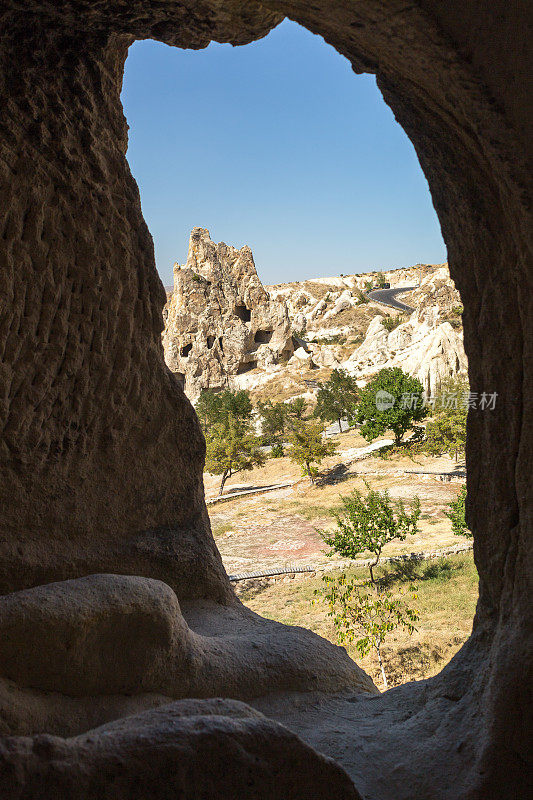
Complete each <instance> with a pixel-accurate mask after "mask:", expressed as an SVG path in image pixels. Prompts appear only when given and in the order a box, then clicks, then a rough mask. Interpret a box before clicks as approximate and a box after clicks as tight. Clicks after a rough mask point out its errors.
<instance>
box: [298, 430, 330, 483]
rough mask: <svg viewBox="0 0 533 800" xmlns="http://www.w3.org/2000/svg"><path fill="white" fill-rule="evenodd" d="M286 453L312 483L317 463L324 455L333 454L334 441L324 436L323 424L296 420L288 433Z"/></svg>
mask: <svg viewBox="0 0 533 800" xmlns="http://www.w3.org/2000/svg"><path fill="white" fill-rule="evenodd" d="M289 443H290V447H289V449H288V450H287V455H288V456H289V458H290V459H291V461H295V462H296V463H297V464H298V465H299V466H300V467H301V470H302V474H303V475H307V476H308V477H309V478H310V480H311V483H314V480H315V475H316V473H317V467H318V465H319V464H320V463H321V462H322V461H323V459H324V458H326V456H330V455H333V453H334V452H335V449H336V447H335V443H334V442H328V441H327V439H325V438H324V428H323V425H322V424H321V423H320V422H318V421H316V422H314V421H311V420H309V421H307V420H296V421H295V422H294V423H293V428H292V430H291V432H290V434H289Z"/></svg>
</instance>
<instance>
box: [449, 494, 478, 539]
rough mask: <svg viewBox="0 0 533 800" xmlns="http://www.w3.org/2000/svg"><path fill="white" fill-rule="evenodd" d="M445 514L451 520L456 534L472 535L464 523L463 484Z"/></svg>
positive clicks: (464, 501) (464, 502)
mask: <svg viewBox="0 0 533 800" xmlns="http://www.w3.org/2000/svg"><path fill="white" fill-rule="evenodd" d="M446 516H447V517H448V519H449V520H451V523H452V530H453V532H454V533H455V535H456V536H469V537H471V536H472V534H471V532H470V530H469V529H468V527H467V525H466V486H463V488H462V489H461V491H460V492H459V494H458V495H457V497H456V498H455V500H452V502H451V503H450V504H449V506H448V511H447V512H446Z"/></svg>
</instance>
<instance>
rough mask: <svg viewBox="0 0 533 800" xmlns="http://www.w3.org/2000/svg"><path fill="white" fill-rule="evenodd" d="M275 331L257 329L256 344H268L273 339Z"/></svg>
mask: <svg viewBox="0 0 533 800" xmlns="http://www.w3.org/2000/svg"><path fill="white" fill-rule="evenodd" d="M273 333H274V331H256V334H255V336H254V342H255V343H256V344H268V343H269V341H270V340H271V339H272V335H273Z"/></svg>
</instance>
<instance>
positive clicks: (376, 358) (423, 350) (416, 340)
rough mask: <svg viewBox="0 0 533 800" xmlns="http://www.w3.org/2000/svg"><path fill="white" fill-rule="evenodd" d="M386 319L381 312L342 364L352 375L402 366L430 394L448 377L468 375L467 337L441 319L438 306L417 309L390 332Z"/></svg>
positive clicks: (366, 374) (367, 376)
mask: <svg viewBox="0 0 533 800" xmlns="http://www.w3.org/2000/svg"><path fill="white" fill-rule="evenodd" d="M383 320H384V317H383V316H381V314H378V315H376V316H375V317H374V319H373V320H372V322H371V323H370V325H369V326H368V330H367V332H366V336H365V339H364V341H363V343H362V344H361V345H360V346H359V347H358V348H357V349H356V350H355V351H354V352H353V353H352V355H351V356H350V358H349V359H348V360H347V361H345V362H344V363H343V364H341V366H342V368H343V369H345V370H346V371H347V372H349V373H350V374H351V375H354V376H356V377H358V378H363V379H364V380H367V379H369V378H371V377H372V376H373V375H374V374H376V373H377V372H379V370H380V369H385V368H389V367H401V369H403V371H404V372H406V373H407V374H408V375H412V376H413V377H415V378H418V380H419V381H420V383H421V384H422V386H423V388H424V391H425V392H426V394H427V396H428V397H429V396H431V395H434V394H435V393H436V391H437V389H438V388H439V385H440V383H441V382H442V381H443V380H445V379H446V378H452V377H454V376H455V375H458V374H460V373H461V374H463V375H466V372H467V368H468V364H467V360H466V355H465V351H464V347H463V338H462V336H461V335H460V333H458V332H457V331H456V330H454V328H452V326H451V324H450V323H449V322H447V321H445V322H441V321H440V320H439V311H438V308H436V307H430V308H429V309H428V310H426V311H425V312H419V311H418V310H417V311H415V312H414V313H413V314H412V315H411V316H410V317H409V319H408V320H407V321H406V322H403V323H401V324H400V325H398V326H397V327H396V328H394V329H393V330H392V331H390V332H389V331H388V330H387V329H386V328H385V327H384V325H383Z"/></svg>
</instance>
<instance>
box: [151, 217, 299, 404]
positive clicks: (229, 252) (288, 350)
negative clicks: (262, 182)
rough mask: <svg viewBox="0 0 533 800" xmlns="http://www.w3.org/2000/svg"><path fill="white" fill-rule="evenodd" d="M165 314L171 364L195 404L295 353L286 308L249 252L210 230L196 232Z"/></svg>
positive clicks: (177, 267)
mask: <svg viewBox="0 0 533 800" xmlns="http://www.w3.org/2000/svg"><path fill="white" fill-rule="evenodd" d="M300 302H305V297H304V296H303V295H302V298H301V301H300ZM164 313H165V323H166V324H165V331H164V333H163V347H164V351H165V360H166V362H167V364H168V366H169V367H170V369H171V370H172V371H173V372H174V373H177V374H179V375H181V376H182V377H183V380H184V383H185V391H186V393H187V395H188V396H189V397H190V398H191V399H194V398H196V397H197V396H198V394H199V393H200V391H201V390H202V389H203V388H215V389H218V388H222V387H224V386H228V385H229V384H230V383H231V378H232V377H233V376H239V375H242V374H244V373H246V372H248V371H250V370H253V369H256V368H259V369H265V368H268V367H271V366H273V365H274V364H276V363H278V362H280V361H288V359H289V358H290V357H291V356H292V354H293V351H294V345H293V341H292V328H291V322H290V320H289V315H288V311H287V305H286V303H285V302H284V300H283V299H281V300H273V299H271V297H270V295H269V294H268V292H266V291H265V289H264V288H263V286H262V284H261V281H260V280H259V277H258V275H257V271H256V268H255V264H254V259H253V255H252V251H251V250H250V248H249V247H248V246H245V247H242V248H241V249H240V250H237V249H236V248H234V247H230V246H229V245H226V244H224V243H223V242H220V243H219V244H215V243H214V242H213V241H211V237H210V235H209V231H208V230H206V229H205V228H194V230H193V231H192V233H191V238H190V242H189V253H188V256H187V262H186V264H185V265H183V266H180V265H179V264H176V265H175V266H174V289H173V292H172V294H171V296H170V299H169V301H168V303H167V305H166V307H165V312H164Z"/></svg>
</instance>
